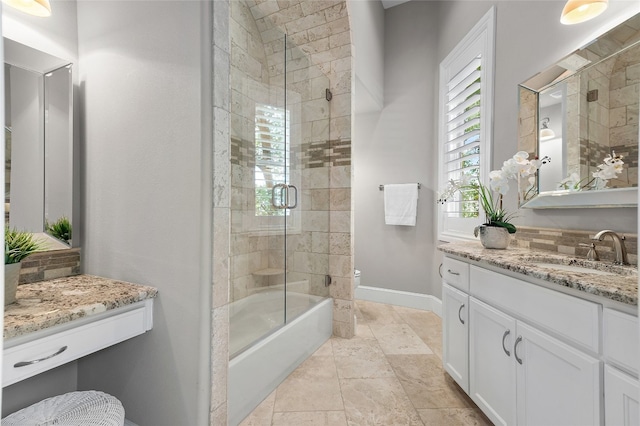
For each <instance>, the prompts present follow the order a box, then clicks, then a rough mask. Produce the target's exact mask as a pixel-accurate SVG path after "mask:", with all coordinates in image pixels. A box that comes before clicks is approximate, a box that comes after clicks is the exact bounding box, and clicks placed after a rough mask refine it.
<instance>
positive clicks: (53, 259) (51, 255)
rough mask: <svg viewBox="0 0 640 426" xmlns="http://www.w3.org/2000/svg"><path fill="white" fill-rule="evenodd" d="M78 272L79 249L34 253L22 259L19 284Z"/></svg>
mask: <svg viewBox="0 0 640 426" xmlns="http://www.w3.org/2000/svg"><path fill="white" fill-rule="evenodd" d="M78 274H80V249H79V248H74V249H67V250H53V251H47V252H42V253H34V254H32V255H31V256H29V257H27V258H26V259H24V260H23V261H22V267H21V268H20V278H19V280H18V283H19V284H30V283H35V282H39V281H45V280H52V279H54V278H62V277H68V276H72V275H78Z"/></svg>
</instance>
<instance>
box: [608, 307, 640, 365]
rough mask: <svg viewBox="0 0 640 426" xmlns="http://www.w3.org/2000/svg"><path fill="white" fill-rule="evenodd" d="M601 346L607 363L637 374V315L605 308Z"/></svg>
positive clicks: (639, 355)
mask: <svg viewBox="0 0 640 426" xmlns="http://www.w3.org/2000/svg"><path fill="white" fill-rule="evenodd" d="M603 317H604V320H603V327H604V330H603V339H604V342H603V346H604V356H605V359H606V361H607V363H610V364H614V365H615V366H617V367H619V368H621V369H623V370H625V371H627V372H629V373H632V374H634V375H635V376H636V377H637V376H638V359H639V358H640V350H639V348H638V344H639V342H638V340H639V339H638V317H636V316H633V315H629V314H625V313H623V312H619V311H616V310H613V309H609V308H605V310H604V314H603Z"/></svg>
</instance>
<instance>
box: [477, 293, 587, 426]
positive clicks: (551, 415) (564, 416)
mask: <svg viewBox="0 0 640 426" xmlns="http://www.w3.org/2000/svg"><path fill="white" fill-rule="evenodd" d="M469 306H470V307H469V309H470V315H469V330H470V331H469V339H470V342H469V349H470V356H469V374H470V394H469V395H470V396H471V398H472V399H473V400H474V402H475V403H476V404H477V405H478V406H479V407H480V408H481V409H482V410H483V411H484V412H485V414H487V416H488V417H489V418H490V419H491V420H492V421H493V422H494V423H495V424H501V425H515V424H519V425H553V424H558V425H571V424H576V425H594V424H599V423H600V410H599V406H600V396H599V391H600V385H599V381H600V361H598V360H597V359H595V358H593V357H590V356H588V355H586V354H584V353H582V352H580V351H578V350H576V349H574V348H572V347H570V346H568V345H566V344H564V343H563V342H561V341H559V340H558V339H555V338H553V337H551V336H549V335H548V334H546V333H543V332H541V331H540V330H537V329H536V328H534V327H531V326H529V325H527V324H525V323H523V322H521V321H518V320H516V319H514V318H513V317H511V316H510V315H507V314H505V313H504V312H501V311H500V310H498V309H495V308H493V307H491V306H489V305H487V304H486V303H483V302H481V301H479V300H477V299H475V298H474V297H471V298H470V301H469Z"/></svg>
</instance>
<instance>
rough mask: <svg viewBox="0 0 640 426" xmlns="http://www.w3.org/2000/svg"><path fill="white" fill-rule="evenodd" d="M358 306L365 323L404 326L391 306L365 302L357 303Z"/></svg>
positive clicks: (359, 301)
mask: <svg viewBox="0 0 640 426" xmlns="http://www.w3.org/2000/svg"><path fill="white" fill-rule="evenodd" d="M356 304H357V306H358V308H359V310H360V313H361V314H362V318H363V321H364V323H366V324H368V325H371V324H402V323H404V322H405V321H404V320H403V319H402V317H401V316H400V314H398V313H397V312H396V311H395V310H394V309H393V306H391V305H384V304H382V303H375V302H366V301H363V300H358V301H356Z"/></svg>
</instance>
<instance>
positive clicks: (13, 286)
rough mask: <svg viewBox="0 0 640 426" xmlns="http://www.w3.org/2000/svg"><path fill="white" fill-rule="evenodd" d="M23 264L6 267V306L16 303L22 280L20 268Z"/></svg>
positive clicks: (11, 264)
mask: <svg viewBox="0 0 640 426" xmlns="http://www.w3.org/2000/svg"><path fill="white" fill-rule="evenodd" d="M21 267H22V262H18V263H10V264H9V265H4V305H5V306H6V305H10V304H12V303H13V302H15V301H16V291H17V290H18V280H19V278H20V268H21Z"/></svg>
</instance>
